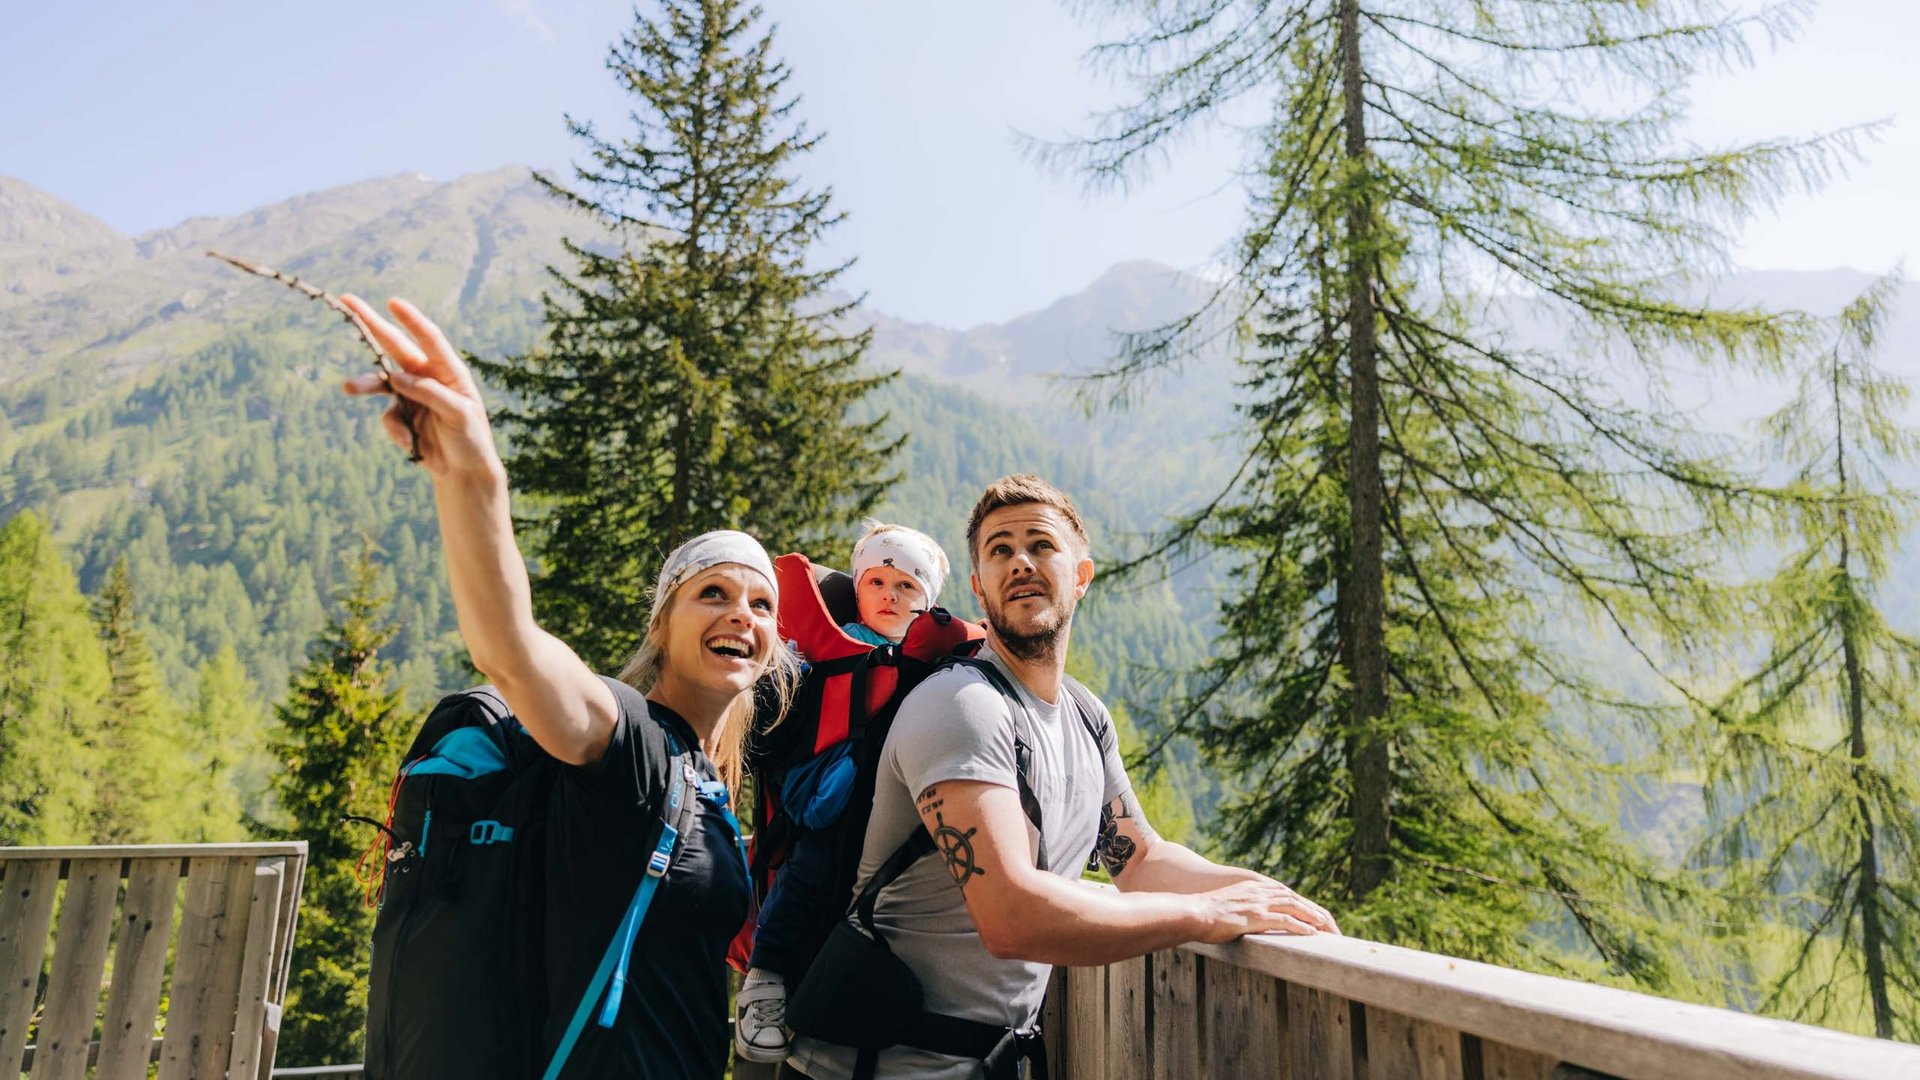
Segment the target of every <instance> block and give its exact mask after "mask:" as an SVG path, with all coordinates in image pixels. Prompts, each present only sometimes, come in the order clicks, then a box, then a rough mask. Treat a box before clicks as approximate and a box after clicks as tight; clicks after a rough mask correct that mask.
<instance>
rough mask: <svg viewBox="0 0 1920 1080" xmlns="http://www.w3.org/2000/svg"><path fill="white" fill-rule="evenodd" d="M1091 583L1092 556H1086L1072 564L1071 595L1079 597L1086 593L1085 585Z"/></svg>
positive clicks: (1075, 597)
mask: <svg viewBox="0 0 1920 1080" xmlns="http://www.w3.org/2000/svg"><path fill="white" fill-rule="evenodd" d="M1091 584H1093V557H1092V556H1087V557H1086V558H1083V559H1081V560H1080V561H1079V562H1077V563H1075V564H1074V567H1073V595H1074V599H1076V600H1077V599H1079V598H1080V597H1083V596H1085V595H1087V586H1089V585H1091Z"/></svg>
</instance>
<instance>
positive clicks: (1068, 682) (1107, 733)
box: [1061, 675, 1113, 751]
mask: <svg viewBox="0 0 1920 1080" xmlns="http://www.w3.org/2000/svg"><path fill="white" fill-rule="evenodd" d="M1061 685H1063V686H1065V687H1066V688H1067V696H1068V697H1070V698H1072V699H1073V703H1074V705H1075V706H1077V708H1076V709H1075V711H1076V712H1078V713H1079V714H1080V723H1082V724H1084V725H1085V726H1086V729H1087V734H1089V735H1091V736H1093V744H1094V745H1095V746H1097V747H1099V748H1100V749H1101V750H1102V751H1104V750H1106V749H1107V743H1108V741H1109V740H1110V739H1112V738H1113V725H1112V724H1110V723H1108V722H1107V721H1105V720H1103V719H1101V717H1103V716H1105V715H1106V709H1105V708H1104V707H1102V706H1101V704H1100V699H1099V698H1097V697H1094V696H1093V691H1091V690H1089V689H1087V688H1086V686H1085V685H1084V684H1082V683H1081V682H1080V680H1079V679H1076V678H1074V677H1073V676H1071V675H1068V676H1065V677H1064V678H1063V679H1062V680H1061Z"/></svg>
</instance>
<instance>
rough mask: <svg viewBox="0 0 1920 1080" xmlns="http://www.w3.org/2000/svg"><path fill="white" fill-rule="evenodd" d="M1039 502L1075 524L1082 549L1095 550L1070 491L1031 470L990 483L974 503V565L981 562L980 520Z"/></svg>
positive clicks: (970, 540) (970, 543) (970, 520)
mask: <svg viewBox="0 0 1920 1080" xmlns="http://www.w3.org/2000/svg"><path fill="white" fill-rule="evenodd" d="M1028 503H1039V504H1040V505H1042V506H1051V507H1053V508H1054V509H1055V510H1058V511H1060V514H1061V516H1062V517H1065V518H1066V519H1067V524H1068V525H1071V526H1073V535H1075V536H1077V537H1079V538H1080V548H1081V551H1082V552H1086V551H1090V550H1092V547H1093V543H1092V541H1090V540H1088V539H1087V526H1086V524H1085V523H1084V522H1082V521H1081V520H1080V510H1079V508H1078V507H1075V506H1074V505H1073V500H1072V499H1070V498H1068V497H1067V493H1066V492H1064V491H1061V490H1060V489H1059V488H1057V487H1054V486H1053V485H1052V484H1049V483H1047V482H1046V481H1045V480H1042V479H1040V478H1039V477H1037V476H1035V475H1033V474H1032V473H1014V474H1013V475H1012V476H1003V477H1001V478H1000V479H998V480H995V481H994V482H993V483H991V484H988V485H987V490H986V491H985V492H983V493H981V495H980V501H979V502H976V503H974V504H973V513H971V514H969V515H968V516H967V558H968V560H969V561H971V562H972V563H973V564H974V565H975V566H978V565H980V552H979V544H980V523H981V522H982V521H985V520H986V517H987V515H988V514H991V513H993V512H994V511H995V510H1001V509H1005V508H1006V507H1009V506H1024V505H1026V504H1028Z"/></svg>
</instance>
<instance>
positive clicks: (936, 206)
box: [0, 0, 1920, 326]
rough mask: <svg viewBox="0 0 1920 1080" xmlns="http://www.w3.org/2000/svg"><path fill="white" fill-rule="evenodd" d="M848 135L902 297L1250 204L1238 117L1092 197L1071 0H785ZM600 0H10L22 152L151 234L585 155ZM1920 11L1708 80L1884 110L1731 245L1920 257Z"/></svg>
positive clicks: (599, 116) (1185, 231)
mask: <svg viewBox="0 0 1920 1080" xmlns="http://www.w3.org/2000/svg"><path fill="white" fill-rule="evenodd" d="M766 6H767V9H768V12H769V14H770V15H771V16H772V17H773V18H774V19H775V20H776V21H777V22H778V24H779V37H778V42H779V50H780V52H781V53H782V54H784V55H785V57H786V58H787V60H788V62H789V63H790V64H791V65H792V67H793V69H794V84H795V86H796V88H797V89H798V90H799V91H800V92H801V93H802V94H803V95H804V97H805V101H804V103H803V105H802V107H801V108H802V113H803V115H804V116H805V118H806V119H807V121H808V122H809V124H810V125H812V126H813V127H814V128H816V129H818V130H823V131H825V132H826V133H827V136H828V138H827V140H826V142H825V143H824V144H823V145H822V147H821V148H820V150H819V151H818V152H817V153H816V154H815V155H814V156H813V158H812V160H810V161H809V162H807V163H806V165H805V166H804V177H805V178H806V179H807V180H808V181H809V182H810V183H813V184H830V185H832V187H833V188H834V191H835V194H836V197H837V204H838V206H839V207H840V208H841V209H843V210H847V211H849V213H850V217H849V219H848V221H847V223H846V224H845V225H844V226H842V228H841V229H840V230H839V231H838V232H837V234H836V235H835V236H834V237H833V239H832V241H831V244H830V250H828V251H826V252H824V254H826V255H829V256H847V255H854V256H858V257H859V260H860V261H859V263H858V265H857V266H856V267H855V268H854V270H853V271H852V272H851V273H850V276H849V278H848V283H849V284H850V285H851V286H852V287H854V288H855V289H859V290H864V291H866V292H867V293H868V296H869V300H870V302H871V303H872V304H873V305H874V306H875V307H877V308H879V309H881V310H884V311H887V312H889V313H892V314H896V315H900V316H904V317H908V318H914V319H922V320H926V321H930V322H936V323H940V324H943V325H948V326H968V325H973V324H975V323H979V322H986V321H997V320H1002V319H1006V318H1009V317H1011V316H1013V315H1016V314H1018V313H1020V312H1023V311H1028V310H1032V309H1034V308H1037V307H1040V306H1043V305H1045V304H1046V303H1048V302H1050V301H1052V300H1054V299H1057V298H1058V297H1060V296H1062V295H1065V294H1067V293H1070V292H1072V291H1074V290H1077V289H1079V288H1082V287H1084V286H1085V285H1086V284H1087V282H1089V281H1091V280H1092V279H1093V278H1095V277H1097V276H1098V275H1099V274H1100V273H1101V272H1102V271H1103V270H1104V269H1106V268H1107V267H1108V266H1110V265H1112V264H1113V263H1114V262H1117V261H1120V260H1123V259H1129V258H1149V259H1156V260H1159V261H1162V262H1166V263H1170V264H1172V265H1175V266H1181V267H1186V268H1191V269H1199V268H1202V267H1204V266H1205V265H1206V264H1207V263H1209V262H1210V261H1211V260H1212V259H1213V257H1214V256H1215V255H1216V254H1217V252H1218V251H1219V250H1220V249H1221V247H1222V246H1223V245H1224V244H1225V243H1226V242H1227V241H1228V240H1230V239H1231V237H1232V235H1233V233H1234V230H1235V229H1236V227H1237V226H1238V224H1239V221H1240V219H1241V215H1242V207H1243V198H1242V193H1241V191H1240V189H1239V187H1238V185H1237V184H1236V182H1235V181H1234V173H1235V169H1236V167H1237V165H1238V163H1239V161H1240V148H1239V145H1238V142H1237V141H1236V140H1237V135H1236V133H1235V132H1233V131H1225V132H1222V133H1220V134H1218V135H1216V136H1213V137H1210V138H1205V139H1201V140H1198V141H1196V142H1192V143H1188V144H1186V145H1185V146H1183V147H1182V149H1181V151H1180V153H1179V155H1178V157H1177V159H1176V160H1174V161H1172V162H1169V163H1168V164H1167V165H1166V166H1165V167H1164V168H1162V169H1161V170H1159V172H1158V174H1157V175H1156V177H1155V178H1154V179H1153V180H1152V181H1151V182H1149V183H1145V184H1141V185H1137V186H1136V187H1135V188H1134V189H1133V190H1132V191H1131V192H1129V193H1127V194H1125V195H1102V196H1099V197H1089V196H1087V195H1086V194H1085V193H1084V192H1083V191H1082V190H1081V187H1080V185H1079V183H1078V182H1077V181H1075V180H1073V179H1071V178H1062V177H1057V176H1054V175H1050V174H1048V173H1046V172H1044V171H1042V170H1041V169H1039V168H1037V167H1035V166H1034V165H1033V164H1032V163H1030V162H1029V161H1028V160H1026V159H1025V158H1024V157H1023V156H1022V155H1021V153H1020V151H1019V149H1018V148H1017V147H1016V146H1015V144H1014V140H1013V138H1012V133H1013V132H1015V131H1016V130H1017V131H1024V132H1028V133H1031V134H1035V135H1040V136H1049V137H1058V136H1063V135H1066V134H1069V133H1071V132H1074V131H1076V130H1079V131H1084V130H1087V126H1088V125H1087V117H1088V116H1089V115H1090V114H1091V113H1093V112H1094V111H1096V110H1098V109H1099V108H1101V107H1102V106H1104V105H1106V104H1109V103H1111V102H1113V101H1114V100H1116V94H1117V93H1118V91H1117V90H1116V89H1115V88H1114V87H1113V86H1111V85H1109V84H1107V83H1105V82H1103V81H1102V80H1100V79H1098V78H1096V77H1094V76H1093V75H1091V74H1089V73H1088V71H1087V69H1086V68H1085V67H1084V65H1083V64H1082V62H1081V58H1082V55H1083V54H1084V52H1085V51H1086V49H1087V48H1088V47H1089V46H1090V45H1092V44H1093V43H1095V42H1096V41H1098V40H1100V39H1101V36H1102V33H1101V30H1100V28H1099V27H1097V26H1092V25H1088V24H1086V23H1084V22H1082V21H1079V20H1077V19H1076V18H1074V16H1073V14H1072V12H1071V10H1070V9H1069V7H1068V6H1067V5H1065V4H1062V3H1058V2H1055V0H1019V2H1016V0H969V2H968V3H964V4H961V3H944V4H939V3H931V2H926V0H767V2H766ZM629 11H630V9H629V7H628V5H626V4H624V3H608V2H604V0H599V2H588V0H464V2H453V0H386V2H384V3H370V2H362V0H336V2H335V3H332V4H330V5H307V4H287V3H264V2H212V0H202V2H167V0H145V2H139V3H134V2H125V0H112V2H109V0H93V2H88V0H73V2H66V3H47V2H44V0H0V174H6V175H11V176H16V177H19V178H21V179H24V180H26V181H27V182H29V183H31V184H33V185H35V186H37V187H39V188H42V189H43V190H46V191H48V192H50V193H52V194H53V195H55V196H57V197H59V198H61V199H64V200H66V201H67V202H70V203H72V204H74V205H75V206H78V207H79V208H80V209H82V210H85V211H87V212H89V213H92V214H95V215H97V216H99V217H100V218H102V219H104V220H105V221H107V222H108V223H109V224H111V225H113V226H115V227H117V228H120V229H122V230H125V231H128V232H139V231H143V230H146V229H151V228H156V227H161V226H165V225H171V224H173V223H175V222H178V221H179V220H181V219H183V218H185V217H188V216H191V215H195V214H231V213H236V212H239V211H242V210H246V209H249V208H251V207H254V206H258V205H261V204H265V203H270V202H274V201H278V200H280V199H284V198H287V197H289V196H292V195H295V194H299V193H302V192H307V191H312V190H316V189H319V188H323V187H328V186H331V185H334V184H340V183H346V182H349V181H353V180H360V179H365V178H367V177H372V176H382V175H391V174H394V173H399V172H421V173H425V174H427V175H429V176H432V177H435V178H436V179H448V178H451V177H454V176H458V175H461V174H463V173H467V172H473V171H478V170H483V169H491V168H496V167H498V166H501V165H504V164H509V163H515V162H518V163H526V164H532V165H542V166H558V165H563V164H564V163H565V162H566V161H567V160H568V159H569V157H570V156H571V154H572V153H573V147H572V145H571V144H570V142H569V140H568V139H567V137H566V134H565V132H564V130H563V128H562V122H561V114H562V113H563V112H572V113H574V114H575V115H577V116H581V117H585V118H592V119H596V120H599V121H601V122H602V123H603V124H617V123H618V122H619V119H620V117H621V116H622V115H623V113H624V108H623V104H622V101H621V99H620V96H619V94H618V92H617V91H616V90H615V88H614V87H613V85H612V82H611V80H610V79H609V77H608V76H607V74H606V72H605V71H604V69H603V68H602V66H601V61H602V59H603V58H604V55H605V50H606V46H607V43H608V42H610V41H611V40H612V39H613V38H614V37H615V36H616V35H617V34H618V33H619V31H620V30H621V28H622V27H623V26H625V25H626V24H627V22H628V21H629V19H630V15H629ZM1915 42H1920V5H1914V4H1909V3H1906V2H1903V0H1829V2H1828V3H1826V4H1823V5H1821V6H1820V7H1819V8H1817V9H1815V11H1814V13H1813V16H1812V18H1811V19H1810V20H1809V22H1808V24H1807V26H1806V27H1805V29H1804V31H1803V32H1802V34H1801V35H1800V37H1799V39H1798V40H1797V41H1795V42H1792V43H1788V44H1786V45H1783V46H1782V47H1781V48H1780V49H1779V50H1777V51H1774V52H1770V53H1763V54H1762V55H1761V57H1760V62H1759V64H1758V66H1757V67H1755V68H1754V69H1752V70H1749V71H1745V72H1740V73H1736V74H1733V75H1730V76H1724V77H1715V78H1711V79H1708V80H1705V81H1703V82H1701V83H1700V84H1697V86H1696V89H1695V93H1694V95H1693V96H1694V103H1695V111H1694V121H1693V123H1692V135H1693V137H1694V138H1696V139H1698V140H1699V141H1700V142H1702V143H1706V144H1726V143H1729V142H1732V141H1735V140H1738V139H1742V138H1757V137H1764V136H1771V135H1782V134H1798V133H1807V132H1812V131H1819V130H1825V129H1831V128H1835V127H1839V126H1842V125H1845V124H1848V123H1854V122H1859V121H1865V120H1872V119H1879V118H1887V119H1891V120H1892V124H1891V125H1890V126H1889V127H1888V128H1886V129H1885V130H1884V131H1883V132H1882V134H1881V136H1880V139H1879V141H1878V142H1876V143H1873V144H1869V145H1868V146H1867V147H1866V153H1867V160H1866V161H1865V162H1864V163H1862V164H1860V165H1858V166H1855V167H1854V169H1853V171H1852V173H1851V175H1849V176H1847V177H1844V178H1840V179H1838V180H1836V181H1835V182H1833V183H1832V184H1830V185H1829V186H1828V187H1827V188H1826V189H1825V190H1824V191H1823V192H1821V193H1819V194H1817V195H1811V196H1802V195H1795V196H1790V197H1788V198H1786V199H1784V200H1783V201H1782V202H1781V203H1780V204H1779V205H1778V206H1777V207H1776V208H1775V209H1774V210H1773V211H1772V212H1770V213H1769V214H1767V215H1764V216H1763V217H1762V218H1761V219H1760V220H1758V221H1756V222H1755V223H1753V224H1752V225H1750V226H1749V227H1748V229H1747V232H1746V233H1745V235H1744V237H1743V240H1742V243H1741V246H1740V248H1739V250H1738V251H1737V252H1736V257H1737V259H1738V261H1739V262H1740V263H1741V264H1742V265H1745V266H1750V267H1756V268H1795V269H1824V268H1828V267H1833V266H1841V265H1846V266H1852V267H1854V268H1856V269H1860V270H1867V271H1880V270H1884V269H1886V268H1888V267H1889V266H1891V265H1892V264H1893V263H1894V262H1896V261H1898V260H1900V259H1902V258H1904V257H1908V256H1910V255H1920V65H1916V64H1915V63H1914V61H1913V60H1912V53H1913V49H1914V43H1915Z"/></svg>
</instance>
